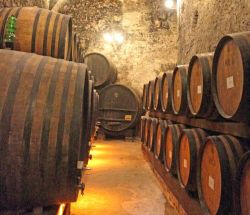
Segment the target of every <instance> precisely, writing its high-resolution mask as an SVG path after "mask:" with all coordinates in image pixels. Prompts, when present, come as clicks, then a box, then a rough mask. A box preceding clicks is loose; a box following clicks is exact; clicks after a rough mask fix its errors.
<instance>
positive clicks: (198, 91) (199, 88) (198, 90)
mask: <svg viewBox="0 0 250 215" xmlns="http://www.w3.org/2000/svg"><path fill="white" fill-rule="evenodd" d="M197 94H201V85H198V86H197Z"/></svg>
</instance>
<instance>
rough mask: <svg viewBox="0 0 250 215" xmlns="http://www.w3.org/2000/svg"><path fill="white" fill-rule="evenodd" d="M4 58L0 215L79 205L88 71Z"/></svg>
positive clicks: (24, 56) (27, 57) (10, 54)
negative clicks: (1, 213) (78, 189)
mask: <svg viewBox="0 0 250 215" xmlns="http://www.w3.org/2000/svg"><path fill="white" fill-rule="evenodd" d="M0 59H1V61H0V73H1V79H0V104H1V105H0V157H1V159H0V190H1V192H0V208H1V209H0V210H17V209H21V208H26V207H28V208H32V207H39V206H46V205H54V204H60V203H63V202H71V201H75V200H76V198H77V194H78V192H77V185H78V184H77V183H79V180H78V176H79V175H78V170H77V164H78V159H79V152H80V148H81V145H82V144H85V143H84V141H82V138H83V134H84V132H85V130H84V129H83V128H84V127H85V125H84V124H85V123H86V121H85V118H86V117H87V112H86V111H85V110H84V108H83V107H84V106H85V103H86V99H85V97H84V94H85V91H87V89H86V86H85V83H86V82H88V76H87V72H86V66H85V65H84V64H76V63H72V62H69V61H64V60H58V59H55V58H50V57H43V56H39V55H35V54H30V53H23V52H16V51H9V50H0ZM13 164H14V165H13Z"/></svg>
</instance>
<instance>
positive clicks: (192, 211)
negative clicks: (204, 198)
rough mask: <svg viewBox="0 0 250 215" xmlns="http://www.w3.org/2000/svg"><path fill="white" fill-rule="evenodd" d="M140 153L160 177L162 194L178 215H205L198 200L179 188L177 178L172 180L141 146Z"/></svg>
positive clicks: (153, 157) (151, 154)
mask: <svg viewBox="0 0 250 215" xmlns="http://www.w3.org/2000/svg"><path fill="white" fill-rule="evenodd" d="M141 148H142V152H143V155H144V157H145V159H146V160H147V161H148V162H149V163H150V166H151V168H152V169H153V171H154V173H155V174H156V175H157V176H159V177H160V182H163V183H164V185H165V186H166V188H165V189H164V194H165V196H166V197H167V198H168V200H169V201H170V204H171V205H172V206H173V207H175V208H176V210H177V211H178V213H179V214H187V215H205V213H204V212H203V211H202V209H201V207H200V204H199V201H198V199H195V198H193V197H191V196H190V195H189V194H188V193H187V192H186V191H185V190H184V189H183V188H181V186H180V185H179V182H178V180H177V178H174V177H173V176H171V175H170V174H169V173H167V172H166V171H165V169H164V166H163V164H162V163H161V162H160V161H159V160H157V159H156V158H155V156H154V155H153V153H151V152H149V151H148V149H147V148H146V147H145V146H144V145H142V147H141ZM169 191H170V192H169Z"/></svg>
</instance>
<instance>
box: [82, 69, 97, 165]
mask: <svg viewBox="0 0 250 215" xmlns="http://www.w3.org/2000/svg"><path fill="white" fill-rule="evenodd" d="M88 77H89V81H88V84H87V87H88V90H87V91H86V92H87V93H86V94H85V97H84V98H85V99H86V100H87V101H88V102H87V103H86V106H84V110H85V111H86V115H87V116H86V118H85V119H84V120H85V121H86V122H85V127H84V128H83V129H84V135H83V141H84V142H85V144H82V147H81V149H80V150H81V154H80V160H83V161H84V165H86V164H87V163H88V160H89V151H90V146H91V142H90V140H91V132H92V116H93V108H92V106H93V92H94V82H93V80H91V73H90V72H88Z"/></svg>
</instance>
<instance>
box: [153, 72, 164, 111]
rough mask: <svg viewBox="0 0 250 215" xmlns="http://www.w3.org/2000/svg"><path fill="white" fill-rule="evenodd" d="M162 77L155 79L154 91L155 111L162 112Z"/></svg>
mask: <svg viewBox="0 0 250 215" xmlns="http://www.w3.org/2000/svg"><path fill="white" fill-rule="evenodd" d="M161 89H162V77H161V76H159V77H157V78H156V79H155V83H154V91H153V109H154V110H155V111H158V110H161V99H160V98H161V94H162V91H161Z"/></svg>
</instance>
